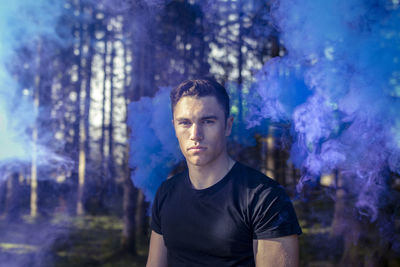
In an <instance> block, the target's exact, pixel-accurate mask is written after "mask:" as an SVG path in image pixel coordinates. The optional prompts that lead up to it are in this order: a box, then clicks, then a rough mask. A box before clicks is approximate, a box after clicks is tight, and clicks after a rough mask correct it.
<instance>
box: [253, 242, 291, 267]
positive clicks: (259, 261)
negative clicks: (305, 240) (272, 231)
mask: <svg viewBox="0 0 400 267" xmlns="http://www.w3.org/2000/svg"><path fill="white" fill-rule="evenodd" d="M256 243H257V244H254V245H255V246H254V247H255V254H256V255H255V259H256V266H257V267H261V266H274V267H275V266H276V267H297V266H298V265H299V243H298V239H297V235H291V236H285V237H280V238H272V239H265V240H257V241H256Z"/></svg>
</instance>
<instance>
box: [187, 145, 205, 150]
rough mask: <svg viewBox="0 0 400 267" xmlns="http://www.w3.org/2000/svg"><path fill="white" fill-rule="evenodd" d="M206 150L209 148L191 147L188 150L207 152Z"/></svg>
mask: <svg viewBox="0 0 400 267" xmlns="http://www.w3.org/2000/svg"><path fill="white" fill-rule="evenodd" d="M206 149H207V148H206V147H204V146H192V147H189V149H188V150H191V151H203V150H206Z"/></svg>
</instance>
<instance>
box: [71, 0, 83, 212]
mask: <svg viewBox="0 0 400 267" xmlns="http://www.w3.org/2000/svg"><path fill="white" fill-rule="evenodd" d="M79 15H80V16H83V4H82V3H81V2H80V1H79ZM78 33H79V40H78V42H79V46H78V50H79V55H78V56H77V57H76V61H77V66H78V70H77V72H78V80H77V82H76V86H75V90H76V102H75V116H76V117H75V121H74V123H73V129H74V138H73V151H74V153H73V159H74V162H75V163H76V164H77V165H78V166H77V169H78V172H77V171H76V168H75V170H74V171H73V172H72V179H73V182H74V183H75V182H76V181H77V182H78V184H77V186H78V188H77V197H76V214H77V215H83V213H84V208H83V185H84V176H83V170H84V169H83V168H84V167H83V166H82V164H83V162H84V155H83V154H82V145H81V142H82V138H81V136H82V132H81V129H82V127H81V126H82V123H81V120H82V116H81V88H82V84H83V77H82V74H83V67H82V59H83V44H84V40H83V23H82V22H79V26H78Z"/></svg>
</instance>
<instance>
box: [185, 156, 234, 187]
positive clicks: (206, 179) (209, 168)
mask: <svg viewBox="0 0 400 267" xmlns="http://www.w3.org/2000/svg"><path fill="white" fill-rule="evenodd" d="M234 164H235V161H234V160H233V159H232V158H230V157H229V155H228V154H225V155H224V156H221V157H219V158H218V159H217V160H214V161H213V162H211V163H209V164H207V165H205V166H197V165H192V164H189V163H188V169H189V177H190V181H191V182H192V186H193V188H195V189H205V188H207V187H210V186H212V185H214V184H216V183H217V182H219V181H220V180H221V179H222V178H224V177H225V175H226V174H227V173H228V172H229V171H230V169H231V168H232V167H233V165H234Z"/></svg>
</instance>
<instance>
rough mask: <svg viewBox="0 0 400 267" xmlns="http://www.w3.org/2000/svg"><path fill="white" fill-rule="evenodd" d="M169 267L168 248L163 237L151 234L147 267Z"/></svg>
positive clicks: (154, 233)
mask: <svg viewBox="0 0 400 267" xmlns="http://www.w3.org/2000/svg"><path fill="white" fill-rule="evenodd" d="M165 266H167V248H166V246H165V243H164V238H163V236H162V235H160V234H157V233H156V232H154V231H152V232H151V237H150V248H149V256H148V258H147V264H146V267H165Z"/></svg>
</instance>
